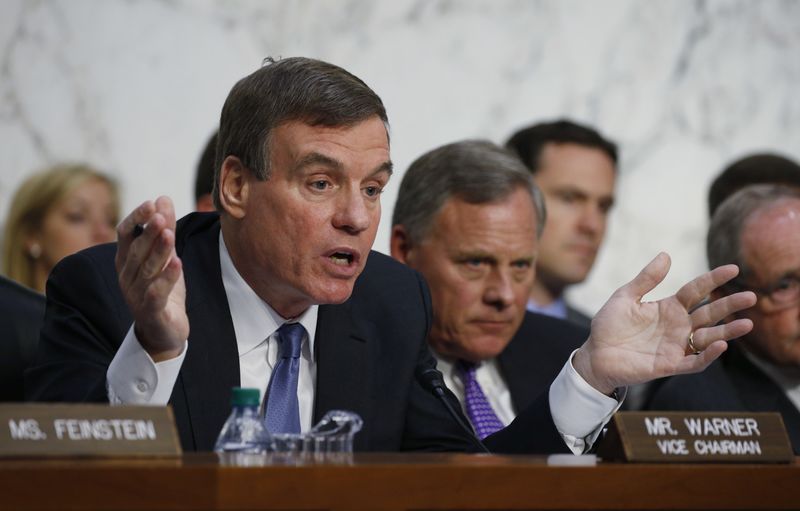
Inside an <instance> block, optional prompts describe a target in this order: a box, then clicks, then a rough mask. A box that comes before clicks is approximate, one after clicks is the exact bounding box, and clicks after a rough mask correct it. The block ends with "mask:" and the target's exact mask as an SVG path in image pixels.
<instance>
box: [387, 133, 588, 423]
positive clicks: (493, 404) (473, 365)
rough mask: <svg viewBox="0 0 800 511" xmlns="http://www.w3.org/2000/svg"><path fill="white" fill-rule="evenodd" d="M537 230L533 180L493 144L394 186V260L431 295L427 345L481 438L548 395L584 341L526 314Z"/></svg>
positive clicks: (442, 153)
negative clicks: (413, 274)
mask: <svg viewBox="0 0 800 511" xmlns="http://www.w3.org/2000/svg"><path fill="white" fill-rule="evenodd" d="M544 221H545V208H544V200H543V199H542V195H541V192H540V191H539V190H538V188H536V185H534V184H533V180H532V178H531V175H530V172H528V170H527V169H526V168H525V166H524V165H522V163H521V162H520V161H519V158H517V157H516V156H514V155H513V154H511V153H510V152H508V151H506V150H505V149H502V148H500V147H498V146H496V145H494V144H492V143H490V142H484V141H464V142H457V143H453V144H448V145H445V146H442V147H439V148H437V149H434V150H432V151H430V152H428V153H426V154H425V155H423V156H421V157H420V158H418V159H417V160H416V161H414V163H412V164H411V166H410V167H409V169H408V171H407V172H406V173H405V175H404V176H403V181H402V183H401V184H400V191H399V193H398V196H397V202H396V204H395V208H394V215H393V218H392V237H391V251H392V256H393V257H394V258H395V259H398V260H400V261H402V262H404V263H406V264H408V265H409V266H411V267H412V268H414V269H415V270H417V271H419V272H420V273H422V276H423V277H425V280H426V281H427V282H428V285H429V286H430V289H431V297H432V304H433V311H434V314H433V326H432V328H431V331H430V333H429V334H428V342H429V344H430V345H431V347H432V348H433V351H434V355H435V356H436V358H437V360H438V368H439V369H440V370H441V371H442V373H443V374H444V377H445V382H446V383H447V386H448V388H450V389H451V390H452V391H453V392H454V394H456V396H457V397H458V398H459V401H461V404H462V407H463V408H464V411H465V412H466V415H467V417H469V419H470V421H471V423H472V425H473V427H474V428H475V429H476V432H477V433H478V434H479V436H486V434H488V433H491V432H493V431H494V430H496V429H499V428H500V427H501V426H504V425H508V424H509V423H511V421H512V420H513V419H514V417H515V416H516V412H517V410H523V409H525V408H526V407H527V406H528V405H529V404H530V403H532V402H533V401H534V399H535V398H536V397H537V396H538V395H539V394H541V393H543V392H546V391H547V390H548V388H549V387H550V383H551V382H552V381H553V379H554V378H555V377H556V376H557V375H558V372H559V371H560V370H561V368H562V367H563V365H564V362H565V361H566V360H567V359H568V358H569V355H570V353H571V352H572V351H573V350H575V349H577V348H578V347H580V345H581V344H582V343H583V341H585V340H586V338H587V337H588V334H589V331H588V329H585V328H583V327H579V326H577V325H574V324H571V323H569V322H567V321H563V320H560V319H556V318H552V317H548V316H545V315H542V314H535V313H531V312H526V310H525V306H526V304H527V301H528V296H529V295H530V288H531V285H532V284H533V278H534V274H535V272H536V271H535V261H536V252H537V244H538V243H537V239H538V236H539V234H540V233H541V230H542V227H543V226H544ZM487 404H488V407H487ZM487 418H488V419H487Z"/></svg>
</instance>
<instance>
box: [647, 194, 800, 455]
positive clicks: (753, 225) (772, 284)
mask: <svg viewBox="0 0 800 511" xmlns="http://www.w3.org/2000/svg"><path fill="white" fill-rule="evenodd" d="M707 252H708V262H709V264H710V265H717V264H728V263H734V264H737V265H739V267H740V268H741V269H742V272H741V276H740V277H738V278H737V279H736V280H734V281H732V282H731V283H729V284H728V285H727V286H723V287H721V288H720V289H719V290H718V291H717V293H718V294H723V295H724V294H726V293H733V292H736V291H739V290H741V289H749V290H752V291H754V292H755V293H756V295H757V296H758V301H757V302H756V305H755V306H754V307H752V308H751V309H748V310H746V311H741V312H739V313H736V314H735V315H734V317H735V318H746V319H748V320H750V321H752V322H753V330H752V331H751V332H750V333H748V334H746V335H745V336H744V337H742V338H741V340H739V341H738V342H735V343H732V344H731V347H730V348H729V349H728V351H727V352H726V353H725V354H724V355H723V356H722V357H721V358H720V359H719V360H718V361H716V362H715V363H714V364H712V366H711V367H710V368H709V369H708V370H707V371H705V372H704V373H702V374H696V375H691V376H688V375H687V376H680V377H675V378H671V379H669V380H667V381H666V382H665V383H664V384H663V385H662V386H661V387H660V388H659V390H658V391H657V392H656V394H655V396H654V397H653V400H652V402H651V404H650V408H651V409H654V410H709V411H733V412H737V411H751V412H766V411H770V412H780V413H781V415H782V416H783V422H784V424H786V429H787V432H788V433H789V437H790V438H791V440H792V444H793V445H794V451H795V453H796V454H800V396H799V395H798V391H797V389H798V388H799V387H798V385H800V192H799V191H797V190H796V189H792V188H789V187H784V186H781V185H769V184H768V185H764V184H761V185H751V186H748V187H745V188H742V189H741V190H739V191H738V192H736V193H735V194H733V195H731V196H730V197H729V198H728V199H727V200H725V201H724V202H723V203H722V204H721V205H720V206H719V208H718V209H717V211H716V212H715V213H714V216H713V218H712V220H711V225H710V227H709V230H708V240H707Z"/></svg>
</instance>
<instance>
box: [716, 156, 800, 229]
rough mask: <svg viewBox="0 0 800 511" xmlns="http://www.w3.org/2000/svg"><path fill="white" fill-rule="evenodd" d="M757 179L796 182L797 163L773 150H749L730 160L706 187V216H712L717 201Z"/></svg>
mask: <svg viewBox="0 0 800 511" xmlns="http://www.w3.org/2000/svg"><path fill="white" fill-rule="evenodd" d="M759 183H773V184H782V185H787V186H800V165H798V164H797V162H795V161H793V160H790V159H789V158H786V157H785V156H781V155H779V154H774V153H757V154H751V155H749V156H745V157H743V158H740V159H738V160H736V161H734V162H732V163H731V164H729V165H728V166H727V167H725V169H723V171H722V172H720V173H719V175H718V176H717V177H715V178H714V181H713V182H712V183H711V186H710V187H709V189H708V216H709V217H712V216H714V212H715V211H716V210H717V208H718V207H719V205H720V204H722V202H723V201H724V200H725V199H727V198H728V197H730V196H731V195H733V194H734V193H736V192H737V191H738V190H740V189H742V188H744V187H745V186H748V185H754V184H759Z"/></svg>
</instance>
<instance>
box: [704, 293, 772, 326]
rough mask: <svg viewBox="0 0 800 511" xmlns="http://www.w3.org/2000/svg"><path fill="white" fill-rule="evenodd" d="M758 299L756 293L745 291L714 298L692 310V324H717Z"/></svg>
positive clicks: (753, 303)
mask: <svg viewBox="0 0 800 511" xmlns="http://www.w3.org/2000/svg"><path fill="white" fill-rule="evenodd" d="M756 299H757V298H756V295H755V293H752V292H750V291H743V292H741V293H735V294H732V295H728V296H725V297H723V298H720V299H718V300H714V301H713V302H711V303H707V304H705V305H703V306H702V307H698V308H697V309H696V310H695V311H693V312H692V314H691V317H692V326H693V328H700V327H704V326H708V325H715V324H717V323H719V322H720V321H722V320H723V319H724V318H726V317H728V316H730V315H731V314H733V313H736V312H739V311H740V310H743V309H747V308H748V307H752V306H753V305H755V303H756Z"/></svg>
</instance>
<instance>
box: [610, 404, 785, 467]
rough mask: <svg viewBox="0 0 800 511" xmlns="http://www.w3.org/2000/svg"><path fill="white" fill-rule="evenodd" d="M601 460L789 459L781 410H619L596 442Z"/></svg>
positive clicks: (771, 460) (717, 461)
mask: <svg viewBox="0 0 800 511" xmlns="http://www.w3.org/2000/svg"><path fill="white" fill-rule="evenodd" d="M597 455H598V456H599V457H600V458H601V459H603V460H604V461H632V462H648V463H650V462H655V463H697V462H707V463H712V462H713V463H791V462H793V461H794V453H793V451H792V447H791V444H790V443H789V438H788V436H787V435H786V428H785V427H784V425H783V419H782V418H781V416H780V414H779V413H749V412H747V413H716V412H619V413H617V414H615V415H614V417H612V419H611V422H610V423H609V428H608V432H607V433H606V436H605V438H603V440H602V442H601V443H600V445H599V446H598V449H597Z"/></svg>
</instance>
